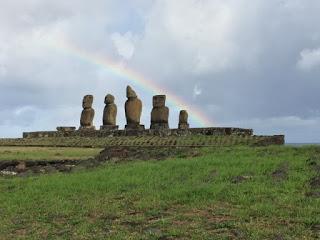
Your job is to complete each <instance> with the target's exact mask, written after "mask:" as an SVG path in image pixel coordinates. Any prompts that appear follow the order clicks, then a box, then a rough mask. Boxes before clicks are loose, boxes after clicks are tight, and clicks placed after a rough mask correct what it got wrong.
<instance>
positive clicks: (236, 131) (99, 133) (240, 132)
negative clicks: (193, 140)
mask: <svg viewBox="0 0 320 240" xmlns="http://www.w3.org/2000/svg"><path fill="white" fill-rule="evenodd" d="M188 135H206V136H228V135H236V136H252V135H253V130H252V129H245V128H223V127H212V128H189V129H146V130H132V129H130V130H126V129H125V130H118V129H101V130H93V129H90V130H88V129H82V130H75V128H73V127H57V131H41V132H24V133H23V138H46V137H94V138H96V137H98V138H99V137H121V136H123V137H125V136H163V137H165V136H188Z"/></svg>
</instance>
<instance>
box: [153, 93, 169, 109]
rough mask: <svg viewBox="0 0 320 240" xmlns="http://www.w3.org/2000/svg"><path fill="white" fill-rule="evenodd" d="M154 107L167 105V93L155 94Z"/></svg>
mask: <svg viewBox="0 0 320 240" xmlns="http://www.w3.org/2000/svg"><path fill="white" fill-rule="evenodd" d="M152 102H153V107H164V106H165V105H166V95H156V96H153V101H152Z"/></svg>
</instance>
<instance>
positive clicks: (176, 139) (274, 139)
mask: <svg viewBox="0 0 320 240" xmlns="http://www.w3.org/2000/svg"><path fill="white" fill-rule="evenodd" d="M284 140H285V139H284V136H283V135H276V136H254V135H252V136H245V135H225V136H223V135H216V136H214V135H186V136H174V135H171V136H166V137H162V136H132V137H123V136H119V137H116V136H114V137H43V138H15V139H0V146H33V147H84V148H105V147H108V146H109V147H121V146H122V147H126V146H131V147H139V148H140V147H168V146H169V147H225V146H226V147H228V146H238V145H243V146H268V145H283V144H284Z"/></svg>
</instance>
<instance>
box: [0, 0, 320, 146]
mask: <svg viewBox="0 0 320 240" xmlns="http://www.w3.org/2000/svg"><path fill="white" fill-rule="evenodd" d="M319 10H320V2H319V1H317V0H310V1H303V0H295V1H292V0H270V1H265V0H257V1H248V0H228V1H223V0H203V1H193V0H185V1H184V2H183V4H181V1H178V0H176V1H172V0H155V1H147V0H135V1H128V0H121V1H102V0H95V1H90V2H88V1H84V0H81V1H75V0H72V1H62V0H58V1H54V2H52V1H49V0H41V1H40V0H26V1H24V4H23V5H22V4H21V1H17V0H13V1H12V0H11V1H8V0H7V1H4V2H3V3H2V7H1V9H0V29H1V30H0V89H1V94H0V101H1V102H2V103H5V104H2V106H0V111H1V112H2V115H5V116H7V117H6V119H5V121H4V122H2V123H1V124H0V125H1V126H2V129H4V126H6V127H7V126H12V129H15V130H12V132H11V133H10V131H5V132H4V133H5V134H9V135H15V134H17V132H18V130H19V126H21V131H22V130H26V129H27V130H28V129H30V130H32V129H39V128H40V127H41V128H50V129H54V127H55V126H56V125H58V124H59V125H61V124H68V125H70V124H73V125H78V118H79V116H78V115H79V114H80V111H81V98H82V96H83V95H85V94H87V93H92V94H94V95H95V109H96V112H97V117H96V122H95V123H96V125H97V126H98V125H99V124H100V122H101V121H100V120H101V115H102V113H101V111H102V109H103V97H104V95H105V94H106V93H109V92H111V93H113V94H114V95H115V96H116V99H117V103H118V105H119V122H120V125H123V124H124V117H123V116H124V112H123V107H122V106H123V103H124V101H125V96H124V90H125V86H126V85H127V84H132V85H133V87H134V88H136V89H137V92H138V93H139V95H140V97H141V98H142V99H143V101H144V102H145V107H144V115H143V123H144V124H146V125H148V124H149V114H150V111H151V93H149V92H144V89H143V87H140V86H139V85H136V84H134V83H133V82H131V81H130V79H127V78H125V77H123V76H118V75H114V74H112V72H110V71H108V69H106V68H104V67H102V66H97V65H95V64H94V63H92V62H87V61H86V60H84V59H81V58H79V57H78V56H75V55H72V54H68V53H66V52H63V51H60V50H59V49H52V48H50V47H48V46H47V45H46V41H49V40H50V41H55V40H56V41H57V42H58V41H59V40H60V39H61V38H67V39H69V41H70V42H71V43H72V44H74V45H76V46H78V47H79V48H81V49H84V50H85V51H88V52H91V53H93V54H99V55H101V56H107V57H108V58H111V59H113V61H114V62H119V63H120V62H122V61H123V56H129V55H130V57H128V58H127V59H126V61H125V64H126V65H127V67H128V68H132V69H134V70H136V71H137V72H140V73H141V74H143V75H144V76H145V77H146V78H149V79H152V80H153V81H155V82H156V83H157V84H159V85H161V86H164V88H167V89H169V90H170V91H172V92H174V94H176V95H177V96H180V97H181V98H182V99H184V100H185V101H186V102H189V103H190V104H192V105H195V106H196V107H197V108H199V109H201V110H202V111H203V112H205V113H207V115H208V116H209V117H210V118H211V119H213V121H214V123H215V124H217V125H235V126H243V127H253V128H255V130H256V132H257V133H264V134H268V133H277V132H280V133H285V134H286V135H287V136H288V141H318V142H319V141H320V138H319V137H318V136H319V134H317V132H319V131H320V125H319V124H318V123H319V111H320V108H319V104H318V103H319V102H320V95H319V94H318V92H319V87H320V85H319V84H320V83H319V79H320V70H319V67H318V66H319V65H318V58H317V56H318V55H317V49H319V48H320V30H319V27H318V26H317V23H318V22H319V20H320V16H319V14H318V13H319ZM13 16H19V17H18V18H13ZM130 20H132V21H130ZM126 33H131V34H132V35H131V37H132V38H131V37H129V39H130V38H131V39H130V40H131V41H129V42H125V45H126V44H127V45H126V46H127V47H126V46H124V45H123V44H122V45H121V44H120V45H121V46H120V45H119V41H118V48H116V47H115V45H114V42H113V41H112V36H115V34H118V36H122V37H123V36H126ZM120 42H121V41H120ZM122 43H123V42H122ZM128 44H129V45H130V44H132V45H130V47H129V48H128ZM119 49H121V51H120V53H121V54H120V55H119V51H118V50H119ZM128 49H129V50H130V51H131V50H132V49H134V54H131V53H132V51H131V52H130V51H129V50H128ZM306 49H309V51H306ZM128 51H129V52H128ZM129 53H130V54H129ZM121 55H122V56H121ZM195 86H197V88H198V89H201V90H202V91H201V93H199V94H197V97H193V96H194V90H195ZM26 106H33V107H34V110H33V111H34V112H33V113H32V114H30V115H36V116H39V115H41V114H45V116H46V117H45V118H42V119H41V120H38V119H34V118H32V117H30V116H29V115H28V111H27V112H25V114H22V115H20V116H18V117H17V116H16V115H15V114H14V112H15V111H17V109H23V108H24V107H26ZM61 109H65V110H66V109H69V110H70V115H68V114H67V115H68V117H64V114H66V113H65V112H64V111H63V110H61ZM177 114H178V109H172V114H171V116H170V123H171V126H172V127H175V125H176V122H177ZM190 114H192V113H190ZM16 118H18V120H16ZM23 119H26V121H28V122H30V124H29V125H28V126H25V125H23V122H24V121H23ZM20 120H21V121H20ZM192 125H193V126H197V125H196V123H195V122H192ZM1 126H0V129H1ZM298 129H299V130H298ZM39 130H41V129H39ZM303 132H306V134H305V135H302V133H303Z"/></svg>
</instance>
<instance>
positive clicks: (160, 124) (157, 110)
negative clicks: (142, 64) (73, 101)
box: [79, 86, 189, 130]
mask: <svg viewBox="0 0 320 240" xmlns="http://www.w3.org/2000/svg"><path fill="white" fill-rule="evenodd" d="M104 103H105V104H106V106H105V108H104V111H103V125H102V126H101V127H100V129H101V130H117V129H118V128H119V126H117V124H116V122H117V121H116V120H117V112H118V111H117V105H116V104H115V98H114V96H112V95H111V94H108V95H107V96H106V97H105V100H104ZM165 103H166V96H165V95H156V96H154V97H153V109H152V111H151V125H150V129H157V130H161V129H169V108H168V107H166V105H165ZM92 104H93V96H92V95H86V96H84V98H83V102H82V107H83V110H82V113H81V118H80V128H79V129H80V130H95V127H94V126H93V119H94V115H95V111H94V109H93V108H92ZM141 113H142V102H141V100H140V99H139V98H138V96H137V94H136V92H135V91H134V90H133V89H132V88H131V87H130V86H127V101H126V103H125V114H126V120H127V125H126V126H125V129H126V130H144V129H145V127H144V125H141V124H140V118H141ZM178 128H179V129H188V128H189V124H188V113H187V111H186V110H182V111H180V115H179V126H178Z"/></svg>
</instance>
